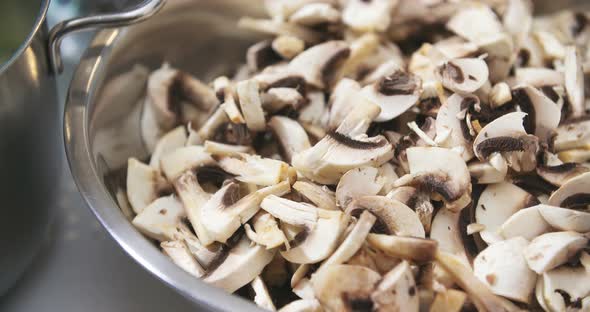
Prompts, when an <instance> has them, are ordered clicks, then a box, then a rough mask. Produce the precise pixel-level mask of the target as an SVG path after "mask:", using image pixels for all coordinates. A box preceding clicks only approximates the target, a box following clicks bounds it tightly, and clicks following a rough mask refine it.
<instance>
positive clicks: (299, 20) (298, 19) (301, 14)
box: [289, 3, 340, 26]
mask: <svg viewBox="0 0 590 312" xmlns="http://www.w3.org/2000/svg"><path fill="white" fill-rule="evenodd" d="M338 21H340V11H338V10H336V9H335V8H334V7H333V6H331V5H330V4H328V3H310V4H307V5H305V6H303V7H302V8H300V9H299V10H297V11H296V12H295V13H293V15H291V16H290V17H289V22H291V23H295V24H299V25H303V26H316V25H320V24H333V23H337V22H338Z"/></svg>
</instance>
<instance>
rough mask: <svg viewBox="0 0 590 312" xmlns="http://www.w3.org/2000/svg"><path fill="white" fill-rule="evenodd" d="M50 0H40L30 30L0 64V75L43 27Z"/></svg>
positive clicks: (18, 56) (21, 53) (19, 55)
mask: <svg viewBox="0 0 590 312" xmlns="http://www.w3.org/2000/svg"><path fill="white" fill-rule="evenodd" d="M50 2H51V0H41V6H40V9H39V13H37V17H36V20H35V23H34V25H33V27H32V28H31V31H30V32H29V34H28V35H27V38H26V39H25V40H24V41H23V42H22V43H21V45H20V46H19V47H18V49H17V50H16V51H14V53H12V55H11V56H10V57H9V58H8V60H7V61H6V62H4V63H2V64H0V75H2V74H3V73H4V72H5V71H7V70H8V68H9V67H10V66H11V65H12V64H14V63H15V62H16V60H18V59H19V58H20V57H21V55H23V53H24V52H25V50H26V49H27V48H28V47H29V46H30V45H31V42H32V41H33V39H34V38H35V36H36V35H37V33H38V32H39V30H40V29H41V27H43V24H44V23H45V18H46V17H47V11H48V10H49V4H50Z"/></svg>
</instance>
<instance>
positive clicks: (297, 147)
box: [268, 116, 311, 162]
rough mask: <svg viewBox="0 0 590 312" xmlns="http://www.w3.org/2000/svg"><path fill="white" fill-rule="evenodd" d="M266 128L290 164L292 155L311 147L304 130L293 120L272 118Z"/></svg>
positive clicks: (280, 117) (278, 117)
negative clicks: (270, 131) (271, 133)
mask: <svg viewBox="0 0 590 312" xmlns="http://www.w3.org/2000/svg"><path fill="white" fill-rule="evenodd" d="M268 127H269V128H270V130H272V132H273V134H274V135H275V138H276V140H277V141H278V143H279V146H280V148H281V151H282V154H283V157H284V159H285V161H287V162H291V158H292V157H293V155H295V154H297V153H300V152H303V151H304V150H306V149H308V148H310V147H311V144H310V143H309V138H308V136H307V133H306V132H305V129H303V127H301V125H300V124H299V123H298V122H297V121H296V120H293V119H290V118H288V117H283V116H273V117H272V118H271V119H270V121H269V123H268Z"/></svg>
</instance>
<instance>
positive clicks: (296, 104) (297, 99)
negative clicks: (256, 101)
mask: <svg viewBox="0 0 590 312" xmlns="http://www.w3.org/2000/svg"><path fill="white" fill-rule="evenodd" d="M261 100H262V108H264V109H265V110H266V111H267V112H270V113H274V112H278V111H280V110H281V109H284V108H286V107H290V108H293V109H295V110H298V109H300V108H301V107H302V106H303V105H304V104H305V102H306V99H305V98H304V97H303V96H302V95H301V93H299V91H297V89H294V88H271V89H269V90H268V91H266V93H264V94H262V96H261Z"/></svg>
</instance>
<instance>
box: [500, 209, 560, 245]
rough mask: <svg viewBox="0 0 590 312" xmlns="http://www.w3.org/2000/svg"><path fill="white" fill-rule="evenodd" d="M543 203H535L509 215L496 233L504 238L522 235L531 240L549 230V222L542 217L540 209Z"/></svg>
mask: <svg viewBox="0 0 590 312" xmlns="http://www.w3.org/2000/svg"><path fill="white" fill-rule="evenodd" d="M543 206H545V205H536V206H533V207H529V208H524V209H520V210H518V211H517V212H515V213H514V214H513V215H512V216H510V217H509V218H508V219H507V220H506V221H504V223H503V224H502V226H501V227H500V228H499V229H498V234H499V235H501V236H502V237H504V238H505V239H510V238H513V237H523V238H525V239H527V240H532V239H534V238H535V237H537V236H539V235H541V234H544V233H547V232H549V231H550V230H551V225H550V223H549V222H547V221H545V219H544V218H543V217H542V215H541V213H540V210H541V207H543Z"/></svg>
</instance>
